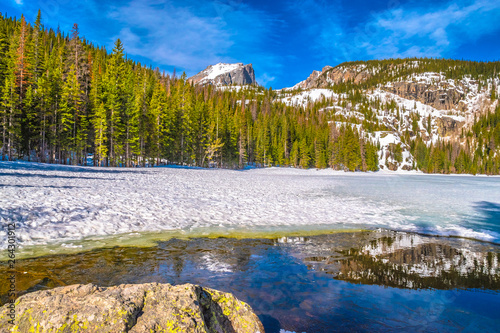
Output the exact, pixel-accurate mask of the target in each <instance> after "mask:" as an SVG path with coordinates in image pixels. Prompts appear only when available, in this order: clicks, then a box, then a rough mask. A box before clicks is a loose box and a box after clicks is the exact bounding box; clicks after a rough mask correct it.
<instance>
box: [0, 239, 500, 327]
mask: <svg viewBox="0 0 500 333" xmlns="http://www.w3.org/2000/svg"><path fill="white" fill-rule="evenodd" d="M16 269H17V271H18V273H17V289H18V291H21V292H26V291H34V290H40V289H48V288H54V287H56V286H61V285H69V284H75V283H95V284H99V285H102V286H111V285H116V284H120V283H145V282H153V281H156V282H162V283H172V284H181V283H188V282H189V283H196V284H200V285H203V286H207V287H212V288H215V289H219V290H223V291H227V292H231V293H234V294H235V295H236V296H237V297H238V298H240V299H241V300H243V301H245V302H247V303H249V304H250V305H251V306H252V307H253V309H254V310H255V311H256V313H257V314H258V315H259V317H260V318H261V320H262V322H263V324H264V326H265V328H266V332H268V333H269V332H271V333H272V332H279V331H280V330H288V331H295V332H332V331H366V332H373V331H391V330H393V331H441V332H443V331H444V332H446V331H450V332H451V331H457V330H464V331H484V332H494V331H498V327H500V316H499V315H498V309H499V308H500V247H499V246H497V245H494V244H488V243H481V242H477V241H472V240H465V239H450V238H443V237H428V236H421V235H416V234H409V233H403V232H387V231H379V232H357V233H341V234H332V235H320V236H312V237H281V238H276V239H234V238H217V239H208V238H196V239H191V240H181V239H171V240H169V241H166V242H160V243H159V244H158V245H157V246H154V247H147V248H136V247H134V248H126V247H115V248H109V249H95V250H92V251H88V252H83V253H80V254H72V255H54V256H45V257H39V258H33V259H25V260H20V261H18V262H17V264H16ZM5 270H6V265H5V263H0V275H1V274H4V271H5ZM0 288H1V289H0V294H1V295H2V301H5V292H6V290H5V287H4V285H2V286H1V287H0Z"/></svg>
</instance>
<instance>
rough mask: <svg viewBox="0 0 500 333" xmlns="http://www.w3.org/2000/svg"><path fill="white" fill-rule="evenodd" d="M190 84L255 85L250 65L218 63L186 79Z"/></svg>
mask: <svg viewBox="0 0 500 333" xmlns="http://www.w3.org/2000/svg"><path fill="white" fill-rule="evenodd" d="M188 82H189V83H192V84H201V85H203V84H212V85H251V84H256V83H257V82H256V81H255V73H254V70H253V67H252V64H247V65H244V64H243V63H234V64H228V63H218V64H215V65H210V66H208V67H207V68H205V69H204V70H203V71H201V72H199V73H198V74H196V75H194V76H192V77H190V78H188Z"/></svg>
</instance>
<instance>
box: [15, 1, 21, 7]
mask: <svg viewBox="0 0 500 333" xmlns="http://www.w3.org/2000/svg"><path fill="white" fill-rule="evenodd" d="M14 2H15V3H16V4H18V5H19V6H21V5H22V4H23V0H14Z"/></svg>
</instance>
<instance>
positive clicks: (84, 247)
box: [0, 228, 500, 263]
mask: <svg viewBox="0 0 500 333" xmlns="http://www.w3.org/2000/svg"><path fill="white" fill-rule="evenodd" d="M363 233H369V234H377V233H394V234H403V235H408V236H421V237H424V238H429V239H441V240H443V243H447V242H450V241H451V240H458V241H470V242H474V243H478V244H483V245H492V246H495V247H498V248H499V249H500V243H497V242H492V241H487V240H482V239H476V238H471V237H462V236H455V235H438V234H429V233H423V232H412V231H404V230H392V229H382V228H378V229H371V230H370V229H296V230H291V231H285V230H274V231H252V230H228V229H223V228H221V229H220V230H214V229H213V228H209V229H208V228H207V230H195V231H185V230H165V231H155V232H132V233H124V234H118V235H105V236H88V237H85V238H83V239H76V240H60V241H55V242H53V243H48V244H39V245H28V246H23V247H17V248H16V260H25V259H37V258H41V257H46V256H53V255H65V256H66V255H70V256H71V255H76V254H80V253H85V252H90V251H94V250H106V249H112V248H115V247H118V248H145V249H146V248H154V247H156V246H158V244H159V243H162V242H167V241H170V240H175V239H178V240H183V241H192V240H196V239H207V240H210V239H219V238H225V239H234V240H279V239H282V238H293V237H296V238H305V237H316V236H328V235H335V234H363ZM3 252H5V253H1V254H0V263H1V262H6V261H7V260H8V256H7V252H6V251H3Z"/></svg>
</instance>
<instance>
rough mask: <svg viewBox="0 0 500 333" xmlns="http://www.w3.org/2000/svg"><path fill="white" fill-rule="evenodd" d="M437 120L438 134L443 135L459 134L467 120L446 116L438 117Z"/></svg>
mask: <svg viewBox="0 0 500 333" xmlns="http://www.w3.org/2000/svg"><path fill="white" fill-rule="evenodd" d="M435 121H436V126H437V128H438V134H439V135H440V136H442V137H445V136H449V135H455V134H458V133H459V130H460V129H461V128H462V127H463V126H464V125H465V121H458V120H455V119H453V118H451V117H446V116H443V117H437V118H436V120H435Z"/></svg>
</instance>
